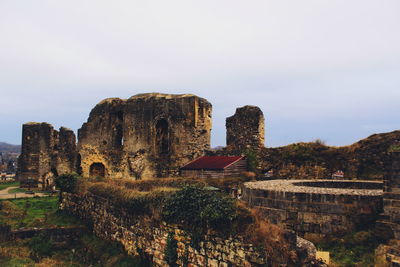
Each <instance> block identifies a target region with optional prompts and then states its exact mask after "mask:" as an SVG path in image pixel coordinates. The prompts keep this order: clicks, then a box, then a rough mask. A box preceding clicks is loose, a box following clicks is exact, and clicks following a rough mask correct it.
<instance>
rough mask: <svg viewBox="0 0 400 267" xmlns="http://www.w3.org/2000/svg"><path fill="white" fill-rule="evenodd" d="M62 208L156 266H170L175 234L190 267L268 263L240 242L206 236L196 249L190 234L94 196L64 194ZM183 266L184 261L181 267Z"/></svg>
mask: <svg viewBox="0 0 400 267" xmlns="http://www.w3.org/2000/svg"><path fill="white" fill-rule="evenodd" d="M61 208H62V209H66V210H68V211H70V212H72V213H73V214H76V215H78V216H79V217H81V218H83V219H85V220H86V221H89V222H91V223H92V224H93V231H94V233H95V234H96V235H97V236H99V237H101V238H103V239H106V240H113V241H117V242H120V243H121V244H122V245H123V246H124V248H125V250H126V251H127V252H128V253H130V254H134V255H138V254H140V253H141V252H145V253H146V254H147V255H150V256H151V258H152V260H153V262H154V265H155V266H168V264H167V262H166V261H165V248H166V244H167V237H168V234H169V233H171V232H172V233H174V238H175V239H176V240H177V241H178V244H177V247H178V249H177V252H178V257H179V258H180V259H184V258H185V257H186V255H187V260H188V264H189V266H216V267H217V266H255V265H257V264H260V265H262V264H265V263H266V262H267V257H266V256H265V255H263V254H262V253H261V252H260V251H257V249H255V248H254V247H253V246H252V245H250V244H244V243H243V242H242V241H241V240H240V239H233V238H230V239H227V240H224V239H221V238H218V237H213V236H206V237H205V241H206V242H201V243H200V248H199V249H194V248H193V247H192V246H191V245H190V240H189V237H188V234H187V233H185V232H184V231H182V230H180V229H179V228H178V227H176V226H170V225H166V224H164V223H163V224H160V225H152V224H150V223H148V224H144V223H143V221H140V220H138V218H135V215H134V214H129V213H128V212H126V211H124V210H121V209H118V208H115V207H113V206H112V205H111V204H110V203H109V202H108V201H107V200H104V199H99V198H98V197H95V196H93V195H86V196H85V197H83V198H82V197H77V196H74V195H72V194H65V193H64V195H63V202H62V204H61ZM182 264H183V263H182V261H180V266H182Z"/></svg>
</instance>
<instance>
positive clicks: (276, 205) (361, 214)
mask: <svg viewBox="0 0 400 267" xmlns="http://www.w3.org/2000/svg"><path fill="white" fill-rule="evenodd" d="M242 192H243V200H244V201H246V202H247V203H248V204H249V205H250V206H252V207H256V208H258V209H260V210H261V211H262V212H263V214H264V215H265V216H266V217H267V218H268V219H269V220H270V221H271V222H272V223H276V224H282V225H283V226H284V227H286V228H288V229H292V230H294V231H296V233H297V234H298V235H300V236H303V237H305V238H306V239H308V240H318V239H319V238H321V237H324V236H326V235H332V234H344V233H347V232H351V231H353V230H354V229H355V227H356V226H357V225H360V224H364V225H365V224H367V223H373V222H375V220H376V219H377V217H378V215H379V213H381V212H382V194H383V191H382V183H381V182H375V181H368V182H365V181H364V182H362V181H333V180H272V181H260V182H248V183H245V185H244V188H243V190H242Z"/></svg>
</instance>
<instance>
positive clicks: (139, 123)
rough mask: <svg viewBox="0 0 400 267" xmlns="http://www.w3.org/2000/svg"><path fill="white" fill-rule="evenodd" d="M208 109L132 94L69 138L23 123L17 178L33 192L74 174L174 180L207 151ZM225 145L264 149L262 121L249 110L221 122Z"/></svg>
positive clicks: (192, 101)
mask: <svg viewBox="0 0 400 267" xmlns="http://www.w3.org/2000/svg"><path fill="white" fill-rule="evenodd" d="M211 114H212V105H211V104H210V103H209V102H208V101H207V100H206V99H204V98H200V97H198V96H195V95H191V94H184V95H170V94H159V93H150V94H139V95H135V96H133V97H131V98H129V99H120V98H108V99H105V100H103V101H101V102H100V103H98V104H97V105H96V106H95V107H94V108H93V109H92V111H91V112H90V114H89V118H88V120H87V122H85V123H84V124H83V125H82V127H81V128H80V129H79V130H78V141H77V143H76V137H75V134H74V132H73V131H71V130H69V129H67V128H64V127H62V128H61V129H60V131H57V130H54V129H53V127H52V126H51V125H50V124H48V123H33V122H31V123H26V124H24V125H23V128H22V153H21V156H20V158H19V169H18V172H17V176H18V177H19V179H20V180H21V181H27V180H34V181H36V182H37V183H38V185H39V186H40V187H47V186H49V185H51V184H52V181H53V177H55V176H57V175H60V174H63V173H68V172H77V173H80V174H82V176H84V177H89V176H102V177H115V178H120V177H125V178H132V179H146V178H152V177H165V176H169V175H176V174H177V172H178V171H179V168H180V167H182V166H183V165H185V164H186V163H188V162H190V161H191V160H193V159H195V158H197V157H199V156H202V155H204V154H205V153H206V152H207V151H209V150H210V137H211V125H212V123H211ZM226 126H227V144H228V147H229V148H230V149H232V150H233V151H243V150H245V149H248V148H254V149H258V148H260V147H263V146H264V117H263V114H262V112H261V110H260V109H259V108H258V107H254V106H245V107H243V108H238V109H237V110H236V113H235V115H233V116H232V117H230V118H228V119H227V121H226Z"/></svg>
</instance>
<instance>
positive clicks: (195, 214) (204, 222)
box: [162, 186, 236, 232]
mask: <svg viewBox="0 0 400 267" xmlns="http://www.w3.org/2000/svg"><path fill="white" fill-rule="evenodd" d="M162 215H163V219H164V220H165V221H166V222H168V223H173V224H180V225H182V226H184V227H186V228H189V229H191V230H203V232H204V231H205V230H206V229H210V228H211V229H214V230H218V231H221V229H229V226H230V225H231V224H232V221H233V220H234V219H235V217H236V212H235V206H234V202H233V200H232V199H230V198H227V197H226V196H223V195H222V194H220V193H216V192H213V191H209V190H206V189H204V188H200V187H193V186H188V187H184V188H182V189H181V190H179V191H177V192H176V193H174V194H172V195H171V196H170V197H168V198H167V199H166V201H165V204H164V206H163V211H162Z"/></svg>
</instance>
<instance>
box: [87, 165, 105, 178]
mask: <svg viewBox="0 0 400 267" xmlns="http://www.w3.org/2000/svg"><path fill="white" fill-rule="evenodd" d="M89 176H90V177H105V176H106V168H105V167H104V165H103V163H100V162H95V163H93V164H92V165H90V170H89Z"/></svg>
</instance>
